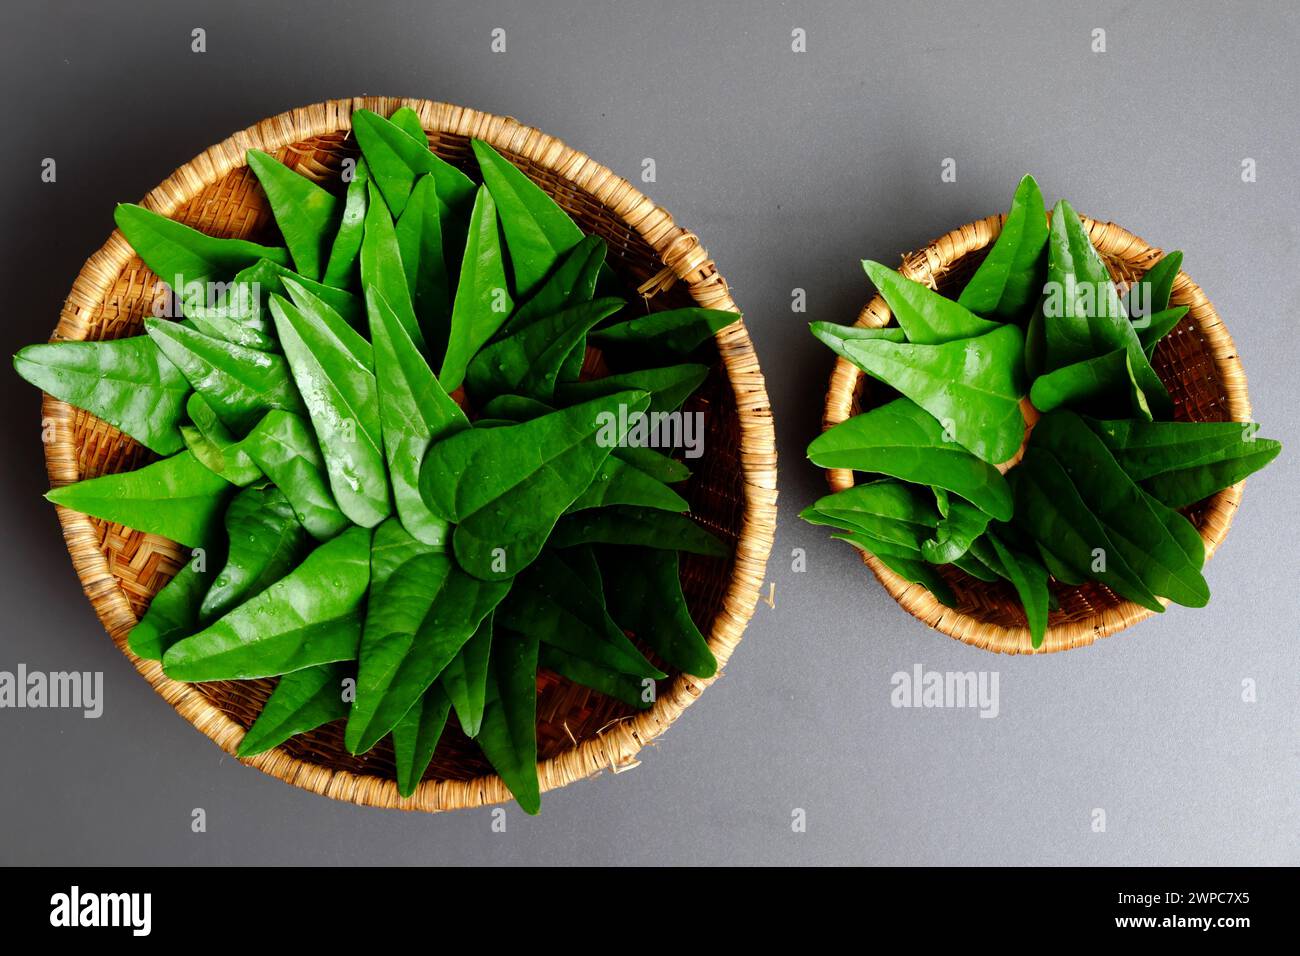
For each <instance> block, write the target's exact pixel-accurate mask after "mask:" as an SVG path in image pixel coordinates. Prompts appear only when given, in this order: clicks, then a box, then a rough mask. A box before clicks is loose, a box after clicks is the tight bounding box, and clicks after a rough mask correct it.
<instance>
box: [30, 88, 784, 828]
mask: <svg viewBox="0 0 1300 956" xmlns="http://www.w3.org/2000/svg"><path fill="white" fill-rule="evenodd" d="M400 106H409V107H412V108H413V109H415V110H416V111H417V112H418V113H419V116H420V119H421V121H422V123H423V125H424V128H425V130H426V131H427V132H428V134H429V139H430V142H431V145H432V148H433V150H434V151H435V152H436V153H437V154H438V155H439V156H441V157H442V158H444V159H446V160H449V161H450V162H453V163H457V164H460V165H466V164H468V163H469V162H470V161H471V160H470V140H471V139H472V138H477V139H483V140H486V141H487V142H489V143H491V144H492V145H493V146H494V147H495V148H496V149H497V150H499V151H500V152H501V153H502V154H503V155H505V156H506V157H507V158H508V159H510V160H511V161H512V162H514V163H515V164H516V165H518V166H519V167H520V168H522V169H523V170H524V172H525V173H527V174H528V175H529V176H530V177H531V178H532V179H533V180H534V181H536V182H537V183H539V184H540V185H541V186H542V188H544V189H545V190H546V191H547V192H548V193H549V194H550V195H551V196H552V197H554V199H555V200H556V202H558V203H559V204H560V205H561V206H563V207H564V208H565V209H566V210H567V211H568V212H569V213H570V215H572V216H573V218H574V219H575V220H576V221H577V222H578V224H579V225H580V226H581V227H582V228H583V229H584V230H585V231H586V232H588V233H594V234H597V235H600V236H602V237H603V238H604V239H605V240H606V241H607V242H608V244H609V259H608V261H609V263H610V265H611V266H612V267H613V269H614V271H615V273H616V274H618V275H619V276H620V278H622V279H623V280H624V281H625V283H626V284H627V286H628V287H629V289H630V290H631V289H635V290H637V291H640V292H641V294H642V295H643V296H644V297H645V301H646V308H647V309H648V310H659V309H666V308H678V307H681V306H689V305H700V306H706V307H709V308H715V309H735V308H736V306H735V303H734V302H733V301H732V299H731V295H730V293H729V291H728V289H727V283H726V281H725V280H724V279H723V277H722V276H721V275H720V274H719V273H718V271H717V269H716V268H715V266H714V264H713V262H712V261H711V260H710V259H709V257H708V254H707V253H706V252H705V251H704V249H703V248H702V247H701V245H700V243H699V240H698V239H697V238H696V237H695V236H694V235H693V234H691V233H690V232H688V231H686V230H685V229H683V228H681V227H680V226H677V225H676V224H675V223H674V222H673V219H672V217H671V216H670V215H669V214H668V213H667V212H666V211H665V210H664V209H661V208H660V207H658V206H656V205H655V204H654V203H652V202H651V201H650V200H648V199H647V198H646V197H644V196H642V195H641V194H640V193H639V192H637V190H635V189H634V188H632V186H631V185H630V184H629V183H628V182H627V181H626V180H623V179H620V178H619V177H617V176H615V175H614V174H613V173H612V172H610V170H608V169H606V168H605V167H604V166H601V165H600V164H598V163H596V162H594V161H592V160H591V159H590V158H588V157H587V156H584V155H583V154H582V153H579V152H577V151H575V150H572V149H570V148H569V147H567V146H565V145H564V144H563V143H562V142H560V141H559V140H557V139H554V138H552V137H550V136H547V135H545V134H544V133H541V132H539V131H538V130H535V129H530V128H529V127H526V126H522V125H520V124H519V123H518V122H516V121H515V120H513V119H510V118H508V117H502V116H493V115H491V114H487V113H480V112H477V111H475V110H470V109H465V108H462V107H459V106H452V105H449V104H446V103H435V102H431V101H428V100H411V99H397V98H390V97H358V98H355V99H350V100H331V101H329V102H325V103H318V104H315V105H313V106H308V107H304V108H302V109H296V110H292V111H290V112H288V113H282V114H281V115H279V116H274V117H271V118H270V119H267V120H263V121H262V122H261V123H258V124H257V125H255V126H251V127H249V128H248V129H246V130H244V131H243V132H240V133H236V134H235V135H233V136H231V137H230V138H229V139H227V140H225V141H224V142H222V143H219V144H217V145H216V146H213V147H211V148H210V149H208V150H207V151H206V152H204V153H203V154H202V155H200V156H198V157H196V158H195V159H194V160H192V161H191V162H189V163H187V164H186V165H185V166H183V167H181V168H180V169H178V170H177V171H176V172H175V173H173V174H172V175H171V176H170V177H169V178H168V179H167V180H165V181H164V182H163V183H162V184H161V185H160V186H158V187H157V188H156V189H154V190H153V191H152V192H151V193H150V194H149V195H148V196H147V197H145V199H144V200H143V204H144V205H145V206H147V207H149V208H151V209H154V210H156V211H158V212H160V213H162V214H164V215H166V216H170V217H172V218H173V219H177V220H179V221H181V222H184V223H186V224H188V225H191V226H194V227H195V228H197V229H200V230H202V231H203V232H206V233H209V234H211V235H216V236H234V237H242V238H251V239H265V238H267V237H268V236H271V235H274V225H273V221H272V219H271V217H270V211H269V209H268V207H267V205H266V203H265V200H264V198H263V194H262V191H261V188H260V187H259V186H258V184H257V180H256V178H255V177H254V176H253V175H252V173H251V171H250V170H249V169H248V168H247V167H246V165H245V162H244V154H245V151H246V150H247V149H249V148H251V147H256V148H258V149H261V150H264V151H266V152H268V153H270V154H272V155H273V156H275V157H277V158H278V159H280V160H281V161H282V162H284V163H285V164H286V165H288V166H290V167H292V168H295V169H297V170H299V171H300V172H302V173H304V174H306V175H308V176H311V177H313V178H315V179H317V180H320V181H324V180H326V179H332V180H333V181H335V182H337V177H338V175H339V170H340V168H341V165H342V162H343V160H344V159H345V158H347V157H355V156H356V155H357V148H356V144H355V142H354V140H353V139H352V137H351V135H350V132H349V131H350V129H351V116H352V111H353V110H354V109H359V108H362V107H364V108H367V109H370V110H374V111H375V112H377V113H380V114H381V115H384V116H387V115H389V114H390V113H391V112H392V111H393V110H395V109H397V108H398V107H400ZM156 283H157V279H156V277H155V276H154V275H153V273H151V272H150V271H149V270H148V269H147V268H146V267H145V266H144V264H143V263H142V262H141V260H140V259H139V258H138V257H136V256H135V254H134V252H133V251H132V249H131V247H130V246H129V245H128V244H127V242H126V240H125V239H124V238H123V237H122V235H121V234H120V233H118V232H116V231H115V232H114V233H113V234H112V235H111V236H110V237H109V240H108V242H107V243H106V244H105V245H104V247H103V248H101V249H100V250H99V251H98V252H96V253H95V254H94V255H92V256H91V257H90V259H89V260H87V262H86V264H85V266H84V267H83V269H82V271H81V274H80V275H79V276H78V277H77V281H76V283H75V284H74V285H73V287H72V292H71V293H70V294H69V296H68V299H67V302H66V304H65V305H64V308H63V312H62V314H61V316H60V319H59V323H58V327H57V328H56V330H55V333H54V339H55V340H80V339H108V338H117V337H120V336H126V335H136V334H139V333H140V332H141V331H142V328H143V327H142V322H143V318H144V317H145V316H146V315H148V314H150V312H151V307H152V305H153V303H154V300H155V298H156V297H157V295H158V293H157V290H156ZM716 346H717V355H716V358H715V360H714V363H713V372H712V374H711V375H710V377H709V378H708V380H707V381H706V382H705V385H704V386H703V388H702V389H701V390H700V392H698V393H697V394H696V395H695V396H694V397H693V398H692V399H691V401H692V402H693V403H695V404H694V405H693V406H690V408H693V409H694V410H699V411H705V412H706V413H707V414H706V415H705V422H706V428H707V431H706V435H705V441H704V448H705V455H704V457H703V458H701V459H699V461H698V462H693V463H692V464H693V470H694V472H695V473H694V475H693V476H692V478H691V479H690V480H689V482H688V484H687V486H686V488H685V489H684V491H683V494H684V495H685V496H686V497H687V498H688V500H689V501H690V503H691V507H692V511H693V513H694V514H695V515H696V516H697V517H698V518H699V519H700V520H701V522H702V523H703V524H704V525H705V526H706V527H708V528H709V529H710V530H712V531H714V532H715V533H716V534H718V535H720V536H721V537H723V538H724V539H726V540H727V541H728V542H730V543H731V544H732V545H733V546H734V553H733V557H732V559H731V560H730V561H720V560H717V559H706V558H699V557H696V556H693V555H683V559H682V586H683V590H684V591H685V594H686V598H687V602H688V604H689V606H690V609H691V613H692V616H693V617H694V618H695V621H696V623H697V624H698V625H699V626H700V629H701V630H702V632H703V633H704V634H706V635H707V636H708V640H709V646H710V647H711V648H712V650H713V653H714V654H715V655H716V656H717V659H718V662H719V665H720V666H721V665H723V664H725V663H726V661H727V659H728V658H729V657H730V656H731V653H732V651H733V650H734V649H735V647H736V645H737V643H738V642H739V641H740V638H741V635H742V633H743V631H744V629H745V625H746V624H747V623H748V621H749V617H750V615H751V614H752V613H753V610H754V606H755V604H756V602H757V599H758V594H759V587H760V585H761V583H762V581H763V575H764V570H765V567H766V564H767V557H768V552H769V551H770V550H771V546H772V537H773V534H774V531H775V524H776V446H775V440H774V435H773V428H772V416H771V411H770V409H769V407H768V400H767V392H766V390H765V388H764V383H763V376H762V373H761V372H760V371H759V366H758V360H757V358H756V356H755V354H754V349H753V346H752V345H751V343H750V339H749V335H748V333H747V332H746V330H745V327H744V325H743V323H736V324H734V325H732V326H731V327H729V328H727V329H725V330H724V331H722V332H720V333H718V335H717V337H716ZM43 414H44V417H45V419H46V422H47V423H53V425H54V429H55V431H54V441H52V442H50V443H48V444H47V445H46V459H47V464H48V469H49V474H50V480H51V482H52V483H53V484H54V485H56V486H57V485H64V484H68V483H69V482H73V481H79V480H81V479H83V478H89V477H94V476H97V475H102V474H106V473H109V472H117V471H125V470H129V469H132V468H135V467H137V466H139V465H140V464H142V463H144V462H145V461H146V460H147V458H148V456H149V452H148V451H147V450H146V449H144V448H143V447H142V446H140V445H138V444H137V443H135V442H134V441H132V440H130V439H128V438H126V437H125V436H123V435H122V434H121V433H119V432H118V431H117V430H115V429H114V428H112V427H110V426H108V425H106V424H105V423H104V422H102V421H100V420H99V419H97V418H95V417H94V416H92V415H89V414H87V413H85V412H82V411H79V410H77V409H75V408H73V407H72V406H70V405H67V404H65V403H64V402H60V401H57V400H55V399H52V398H50V397H49V396H48V395H47V396H46V397H45V401H44V405H43ZM59 519H60V521H61V522H62V524H63V531H64V537H65V538H66V540H67V545H68V551H69V553H70V554H71V555H72V563H73V566H74V567H75V568H76V571H77V575H78V576H79V577H80V578H81V583H82V586H83V587H84V588H85V591H86V595H87V596H88V597H89V598H90V601H91V603H92V604H93V605H94V608H95V611H96V613H97V614H98V615H99V619H100V621H102V622H103V624H104V627H105V628H106V629H107V630H108V633H109V635H110V636H111V637H112V639H113V641H114V642H115V643H116V644H117V646H118V647H119V648H120V649H121V650H122V652H123V653H124V654H126V656H127V657H128V658H130V660H131V662H132V663H133V664H134V665H135V667H136V669H137V670H139V671H140V673H141V674H143V675H144V677H145V678H146V679H147V680H148V681H149V683H150V684H151V685H153V687H154V689H155V690H157V691H158V693H159V694H161V695H162V696H163V698H164V699H165V700H166V701H167V702H168V703H169V704H171V705H172V706H173V707H174V708H176V710H177V711H179V712H180V714H181V715H182V716H183V717H185V719H186V720H188V721H189V722H190V723H192V724H193V725H194V726H195V727H197V728H198V729H199V730H200V731H202V732H203V733H205V734H207V736H209V737H211V738H212V739H213V740H215V741H216V742H217V744H218V745H219V746H220V747H221V748H222V749H223V750H225V751H226V752H227V753H230V754H234V753H235V751H236V748H237V747H238V745H239V742H240V740H241V739H242V738H243V736H244V732H245V730H246V729H247V728H248V727H249V726H250V725H251V724H252V722H253V720H254V719H255V718H256V717H257V715H258V713H259V712H260V711H261V709H262V706H263V704H264V703H265V702H266V699H267V697H268V695H269V694H270V692H271V690H272V689H273V687H274V683H275V682H274V681H273V680H256V681H217V682H212V683H203V684H185V683H178V682H176V681H172V680H169V679H168V678H167V677H166V676H164V674H163V672H162V668H161V666H160V665H159V664H158V663H156V662H153V661H144V660H141V659H139V658H136V657H135V656H134V655H132V654H131V653H130V651H129V650H128V648H127V645H126V636H127V634H128V632H129V631H130V630H131V628H132V627H133V626H134V625H135V623H136V621H137V620H138V618H139V616H140V615H141V614H142V613H143V611H144V609H145V608H146V607H147V606H148V604H149V601H150V599H151V598H152V597H153V595H154V594H156V593H157V592H158V590H159V589H160V588H161V587H162V586H163V585H164V584H165V583H166V582H167V581H168V580H170V578H171V576H172V575H173V574H174V573H175V571H176V569H177V568H178V567H179V565H180V562H181V550H180V549H179V548H178V547H177V545H175V544H174V543H173V542H171V541H167V540H165V539H162V538H158V537H156V536H152V535H147V534H142V533H140V532H138V531H133V530H131V529H129V528H124V527H122V526H120V525H113V524H109V523H106V522H103V521H99V520H96V519H93V518H89V517H87V516H85V515H82V514H79V513H77V512H74V511H69V510H67V509H64V508H60V509H59ZM714 679H716V678H714ZM710 683H711V681H710V680H700V679H698V678H695V677H689V676H686V675H682V674H674V675H671V676H670V678H669V679H668V680H666V681H662V682H660V686H659V688H658V696H657V700H656V703H655V705H654V707H653V708H652V709H651V710H648V711H643V712H635V711H632V710H630V709H629V708H627V707H626V706H625V705H623V704H620V703H618V702H616V701H613V700H611V699H610V698H607V697H604V696H602V695H600V694H597V693H595V692H592V691H588V690H586V689H584V688H581V687H578V686H576V685H573V684H571V683H569V682H567V681H564V680H562V679H560V678H558V677H556V676H555V675H552V674H549V673H547V672H543V673H542V675H541V676H540V678H539V689H538V690H539V692H538V759H539V763H538V773H539V775H540V778H541V788H542V789H543V790H551V789H554V788H556V787H562V786H564V785H565V784H568V783H571V782H573V781H575V780H579V779H581V778H583V777H587V776H589V775H591V774H594V773H596V772H598V771H601V770H613V771H615V772H619V771H621V770H623V769H627V768H630V767H632V766H635V765H636V756H637V753H638V751H639V750H640V749H641V748H642V747H643V746H644V745H645V744H646V743H648V742H649V741H651V740H653V739H654V738H655V737H657V736H658V735H659V734H661V733H662V732H663V731H664V730H666V729H667V728H668V726H669V725H670V724H671V723H672V722H673V721H674V720H676V719H677V717H678V716H679V715H680V714H681V713H682V711H683V710H685V709H686V707H687V706H688V705H690V704H691V702H692V701H694V700H695V699H696V698H697V697H698V696H699V695H700V694H701V693H702V692H703V690H704V688H705V687H707V686H708V685H709V684H710ZM454 725H455V721H451V722H449V724H448V727H447V731H446V733H445V734H444V737H443V741H442V743H441V744H440V745H439V747H438V752H437V753H436V754H435V755H434V758H433V762H432V764H431V765H430V767H429V770H428V771H427V773H426V774H425V778H424V781H423V782H422V783H421V784H420V786H419V788H418V789H417V790H416V792H415V793H414V794H413V795H412V796H411V797H410V798H409V799H403V798H402V797H401V796H399V794H398V792H397V785H396V783H395V782H394V780H395V771H394V766H393V754H392V750H391V747H390V746H389V745H388V743H387V741H385V742H384V743H381V744H380V745H379V746H378V747H376V748H375V749H374V750H373V751H371V752H370V753H368V754H365V755H362V756H358V757H354V756H352V755H351V754H349V753H348V752H347V750H346V749H345V748H344V746H343V733H342V725H341V723H340V722H336V723H334V724H329V725H326V726H325V727H323V728H321V729H319V730H317V731H314V732H312V733H310V734H307V735H304V736H302V737H296V738H294V739H293V740H291V741H289V742H287V743H286V744H284V745H283V746H281V747H279V748H277V749H275V750H272V751H269V752H267V753H264V754H261V755H259V756H256V757H253V758H251V759H249V760H247V761H245V762H246V763H248V764H250V765H252V766H254V767H257V768H258V769H260V770H262V771H264V772H266V773H268V774H271V775H272V776H274V777H278V778H280V779H281V780H284V781H286V782H288V783H291V784H294V785H295V786H298V787H302V788H304V789H306V790H311V791H313V792H315V793H319V794H324V795H326V796H329V797H333V798H335V799H338V800H346V801H350V802H352V803H357V804H363V805H367V806H377V807H391V808H401V809H408V810H427V811H438V810H451V809H459V808H464V807H476V806H482V805H485V804H492V803H499V802H502V801H505V800H508V799H509V798H510V795H509V792H508V790H507V789H506V787H505V785H504V784H503V783H502V781H501V779H500V778H499V777H497V776H496V775H495V774H494V773H493V772H492V769H491V767H490V766H489V765H488V764H487V763H486V761H485V760H484V759H483V758H482V756H481V755H480V754H479V752H478V748H477V746H476V745H474V744H473V743H472V742H471V741H469V740H467V739H466V738H464V737H463V736H462V735H461V734H460V731H459V728H457V727H455V726H454Z"/></svg>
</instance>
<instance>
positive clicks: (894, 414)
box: [808, 398, 1012, 521]
mask: <svg viewBox="0 0 1300 956" xmlns="http://www.w3.org/2000/svg"><path fill="white" fill-rule="evenodd" d="M808 458H809V459H810V460H811V461H812V462H813V464H815V465H819V466H820V467H822V468H852V469H855V470H857V471H866V472H879V473H881V474H885V475H890V476H892V477H894V478H902V479H903V480H904V481H913V482H916V483H918V484H924V485H937V486H938V487H940V488H944V489H946V490H948V491H951V492H953V493H954V494H958V495H961V496H962V497H963V498H965V499H966V500H967V501H969V502H971V503H972V504H974V505H975V506H976V507H978V508H980V509H981V510H983V511H984V512H986V513H988V514H989V515H992V516H993V517H994V518H997V519H998V520H999V521H1007V520H1009V519H1010V518H1011V514H1012V505H1011V492H1010V489H1009V488H1008V487H1007V483H1006V481H1005V479H1003V477H1002V475H1000V474H999V473H998V470H997V469H996V468H994V467H993V466H992V465H990V464H988V463H986V462H983V461H981V460H980V459H978V458H976V457H975V456H974V455H972V454H971V453H970V452H968V451H966V449H964V448H962V447H961V446H960V445H958V444H957V443H956V442H954V441H948V440H947V437H946V435H945V434H944V430H943V426H941V425H940V424H939V423H938V422H937V421H935V419H934V416H932V415H930V414H929V413H928V412H926V411H925V410H924V409H922V408H921V407H920V406H919V405H917V404H916V403H915V402H912V401H909V400H908V399H905V398H900V399H896V400H894V401H892V402H890V403H888V404H887V405H882V406H880V407H878V408H875V409H872V410H871V411H869V412H866V413H864V414H862V415H855V416H854V417H852V418H850V419H848V420H847V421H844V422H841V423H840V424H838V425H836V426H834V427H833V428H830V429H828V430H827V431H825V432H823V433H822V434H821V435H820V436H818V437H817V438H816V439H814V440H813V442H812V444H810V445H809V446H808Z"/></svg>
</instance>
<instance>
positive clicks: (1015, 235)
mask: <svg viewBox="0 0 1300 956" xmlns="http://www.w3.org/2000/svg"><path fill="white" fill-rule="evenodd" d="M1046 249H1047V210H1046V208H1045V207H1044V206H1043V194H1042V193H1041V192H1040V191H1039V189H1038V183H1037V182H1035V181H1034V177H1033V176H1026V177H1024V178H1023V179H1022V180H1020V185H1019V186H1017V187H1016V194H1015V196H1014V197H1013V198H1012V200H1011V211H1010V212H1008V213H1007V218H1006V221H1005V222H1003V224H1002V232H1001V233H1000V234H999V235H998V238H997V241H996V242H994V243H993V248H991V249H990V250H989V252H988V255H986V256H985V257H984V261H983V262H981V263H980V266H979V268H978V269H976V270H975V274H974V275H973V276H971V277H970V280H969V281H968V282H967V283H966V287H965V288H964V289H962V292H961V297H960V298H958V300H957V302H958V304H959V305H962V306H965V307H966V308H967V309H970V310H971V311H972V312H975V313H978V314H979V315H982V316H985V317H987V318H995V319H999V320H1001V321H1003V322H1018V321H1020V320H1021V317H1022V316H1024V315H1025V314H1026V312H1027V311H1028V310H1029V308H1030V307H1031V306H1032V305H1033V303H1034V301H1035V300H1036V299H1037V298H1038V296H1039V295H1040V294H1041V293H1042V291H1043V281H1044V280H1045V279H1046V278H1047V257H1046V255H1045V252H1046Z"/></svg>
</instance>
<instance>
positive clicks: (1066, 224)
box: [1042, 200, 1173, 418]
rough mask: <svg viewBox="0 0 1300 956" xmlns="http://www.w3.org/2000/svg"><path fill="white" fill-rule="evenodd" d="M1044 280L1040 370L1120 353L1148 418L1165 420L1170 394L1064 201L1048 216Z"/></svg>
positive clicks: (1100, 264)
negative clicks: (1126, 359)
mask: <svg viewBox="0 0 1300 956" xmlns="http://www.w3.org/2000/svg"><path fill="white" fill-rule="evenodd" d="M1047 279H1048V282H1047V287H1046V288H1047V295H1046V297H1045V298H1044V300H1043V304H1042V308H1043V340H1044V347H1045V354H1044V360H1045V363H1046V364H1045V365H1044V370H1045V371H1048V372H1051V371H1055V370H1056V369H1058V368H1061V367H1062V366H1065V365H1072V364H1074V363H1075V362H1081V361H1083V360H1085V359H1090V358H1096V357H1097V356H1099V355H1104V354H1106V353H1107V352H1113V351H1115V350H1116V349H1123V350H1124V351H1125V352H1127V353H1128V355H1129V358H1130V360H1131V361H1132V363H1133V374H1134V380H1135V381H1136V383H1137V386H1138V388H1140V389H1141V390H1142V394H1143V395H1144V396H1146V400H1147V404H1148V406H1149V407H1150V409H1151V411H1152V413H1153V414H1154V415H1155V416H1156V417H1157V418H1168V417H1169V416H1170V415H1171V414H1172V412H1173V404H1172V403H1171V401H1170V399H1169V393H1168V392H1167V391H1166V390H1165V386H1164V385H1163V383H1161V381H1160V378H1159V376H1157V375H1156V373H1155V370H1154V369H1153V368H1152V367H1151V363H1150V362H1149V361H1148V360H1147V357H1146V354H1145V353H1144V352H1143V350H1142V343H1141V341H1140V340H1139V339H1138V335H1137V332H1136V331H1134V329H1133V325H1132V323H1131V322H1129V320H1128V316H1126V315H1125V314H1124V306H1123V305H1122V304H1121V302H1120V299H1119V294H1118V293H1117V292H1116V291H1115V284H1114V283H1113V282H1112V281H1111V278H1110V273H1109V272H1107V271H1106V266H1105V265H1104V264H1103V263H1102V261H1101V257H1100V256H1099V255H1098V254H1097V250H1096V249H1094V248H1093V246H1092V242H1091V241H1090V240H1089V238H1088V233H1087V232H1086V231H1085V230H1084V228H1083V223H1082V222H1081V221H1080V220H1079V217H1078V215H1077V214H1076V213H1075V211H1074V210H1073V209H1072V208H1070V204H1069V203H1067V202H1066V201H1065V200H1061V201H1060V202H1058V203H1057V204H1056V208H1055V209H1054V210H1053V211H1052V227H1051V232H1050V235H1049V239H1048V260H1047Z"/></svg>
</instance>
